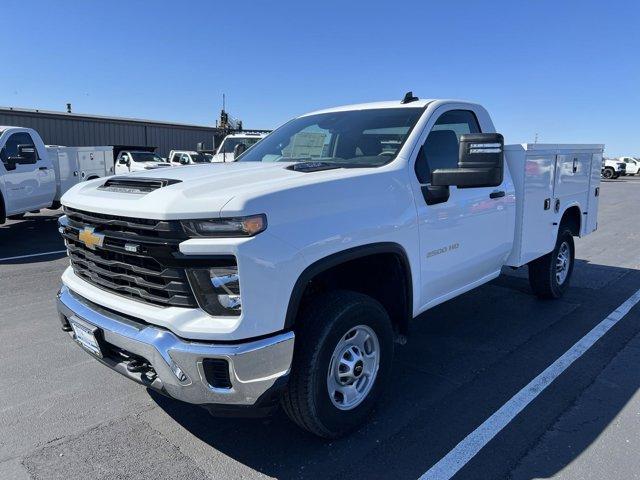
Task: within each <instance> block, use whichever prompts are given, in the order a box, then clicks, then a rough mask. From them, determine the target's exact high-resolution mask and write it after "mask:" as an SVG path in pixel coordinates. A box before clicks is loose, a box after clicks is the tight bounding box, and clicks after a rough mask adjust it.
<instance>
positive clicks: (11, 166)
mask: <svg viewBox="0 0 640 480" xmlns="http://www.w3.org/2000/svg"><path fill="white" fill-rule="evenodd" d="M16 158H17V157H8V158H7V160H6V162H4V168H5V169H6V170H7V171H11V170H15V169H16V165H17V162H16Z"/></svg>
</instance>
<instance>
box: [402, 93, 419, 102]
mask: <svg viewBox="0 0 640 480" xmlns="http://www.w3.org/2000/svg"><path fill="white" fill-rule="evenodd" d="M416 100H420V99H419V98H418V97H414V96H413V92H407V93H405V94H404V98H403V99H402V101H401V102H400V103H402V104H404V103H411V102H415V101H416Z"/></svg>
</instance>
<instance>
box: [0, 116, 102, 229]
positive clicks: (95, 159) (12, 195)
mask: <svg viewBox="0 0 640 480" xmlns="http://www.w3.org/2000/svg"><path fill="white" fill-rule="evenodd" d="M106 149H107V147H63V146H57V145H44V143H43V142H42V139H41V138H40V135H38V132H36V131H35V130H32V129H30V128H22V127H2V126H0V160H2V161H1V163H0V224H2V223H4V222H5V220H6V218H13V219H16V218H21V217H22V216H23V215H24V214H25V213H27V212H37V211H38V210H40V209H42V208H60V198H61V197H62V195H63V194H64V193H65V192H66V191H67V190H68V189H69V188H71V187H72V186H73V185H75V184H77V183H78V182H81V181H84V180H93V179H95V178H100V177H105V176H107V175H113V172H114V165H113V158H112V157H111V156H110V155H109V154H108V152H107V151H106Z"/></svg>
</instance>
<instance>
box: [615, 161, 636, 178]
mask: <svg viewBox="0 0 640 480" xmlns="http://www.w3.org/2000/svg"><path fill="white" fill-rule="evenodd" d="M618 161H619V162H622V163H624V164H625V173H624V175H631V176H633V175H638V173H640V160H638V159H636V158H633V157H620V158H618Z"/></svg>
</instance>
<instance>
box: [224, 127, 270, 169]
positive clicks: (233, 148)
mask: <svg viewBox="0 0 640 480" xmlns="http://www.w3.org/2000/svg"><path fill="white" fill-rule="evenodd" d="M266 136H267V134H266V133H232V134H229V135H227V136H226V137H224V139H223V140H222V143H220V146H219V147H218V148H217V149H216V151H215V153H213V157H212V158H211V162H212V163H222V162H233V161H235V158H236V152H237V151H238V148H240V153H241V152H243V151H244V150H247V149H249V148H251V147H252V146H254V145H255V144H256V143H258V142H259V141H260V140H262V139H263V138H264V137H266ZM239 145H240V146H241V147H238V146H239Z"/></svg>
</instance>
